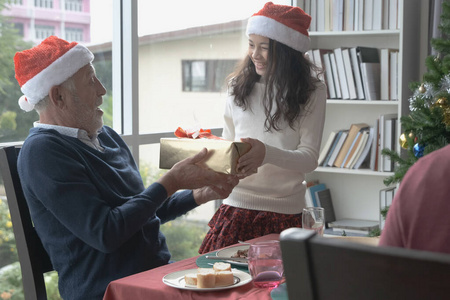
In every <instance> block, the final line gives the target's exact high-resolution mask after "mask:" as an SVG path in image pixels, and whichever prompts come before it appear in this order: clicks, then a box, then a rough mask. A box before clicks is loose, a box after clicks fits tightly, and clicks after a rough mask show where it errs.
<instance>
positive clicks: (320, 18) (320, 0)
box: [316, 0, 325, 31]
mask: <svg viewBox="0 0 450 300" xmlns="http://www.w3.org/2000/svg"><path fill="white" fill-rule="evenodd" d="M316 12H317V17H316V29H317V31H325V0H317V9H316Z"/></svg>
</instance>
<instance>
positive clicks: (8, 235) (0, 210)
mask: <svg viewBox="0 0 450 300" xmlns="http://www.w3.org/2000/svg"><path fill="white" fill-rule="evenodd" d="M15 261H18V257H17V248H16V241H15V239H14V232H13V227H12V222H11V215H10V213H9V208H8V203H7V201H6V200H2V199H0V268H1V267H3V266H6V265H9V264H11V263H13V262H15Z"/></svg>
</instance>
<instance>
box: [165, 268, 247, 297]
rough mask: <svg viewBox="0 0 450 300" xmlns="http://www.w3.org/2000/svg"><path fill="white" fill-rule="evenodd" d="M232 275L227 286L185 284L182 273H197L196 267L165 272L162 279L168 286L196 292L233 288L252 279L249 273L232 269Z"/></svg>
mask: <svg viewBox="0 0 450 300" xmlns="http://www.w3.org/2000/svg"><path fill="white" fill-rule="evenodd" d="M232 272H233V276H234V284H232V285H227V286H218V287H214V288H198V287H197V286H195V285H189V284H186V281H185V280H184V275H186V274H189V273H197V269H189V270H183V271H178V272H173V273H170V274H167V275H166V276H164V277H163V279H162V281H163V283H165V284H166V285H168V286H171V287H174V288H177V289H182V290H191V291H197V292H207V291H217V290H227V289H233V288H235V287H238V286H242V285H244V284H247V283H249V282H250V281H252V277H251V276H250V274H248V273H245V272H242V271H239V270H236V269H233V270H232Z"/></svg>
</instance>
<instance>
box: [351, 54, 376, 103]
mask: <svg viewBox="0 0 450 300" xmlns="http://www.w3.org/2000/svg"><path fill="white" fill-rule="evenodd" d="M356 53H357V56H358V61H359V66H360V69H361V78H362V83H363V88H364V95H365V99H366V100H378V99H380V76H381V75H380V57H379V54H378V49H377V48H373V47H356Z"/></svg>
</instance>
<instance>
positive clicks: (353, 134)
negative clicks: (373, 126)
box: [333, 123, 369, 167]
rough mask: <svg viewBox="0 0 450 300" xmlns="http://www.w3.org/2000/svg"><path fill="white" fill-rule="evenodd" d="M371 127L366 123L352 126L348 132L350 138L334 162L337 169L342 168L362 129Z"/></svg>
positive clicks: (346, 140)
mask: <svg viewBox="0 0 450 300" xmlns="http://www.w3.org/2000/svg"><path fill="white" fill-rule="evenodd" d="M366 127H369V125H367V124H366V123H354V124H352V125H351V126H350V129H349V131H348V137H347V138H346V139H345V141H344V143H343V145H342V147H341V149H340V150H339V153H338V155H337V157H336V160H335V161H334V164H333V165H334V166H336V167H340V166H341V164H342V162H343V161H344V159H345V156H346V154H347V152H348V151H349V149H350V146H351V145H352V143H353V140H354V139H355V138H356V136H357V134H358V132H359V131H360V130H361V129H362V128H366Z"/></svg>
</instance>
